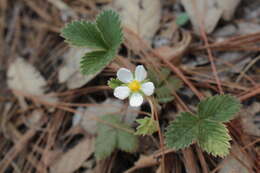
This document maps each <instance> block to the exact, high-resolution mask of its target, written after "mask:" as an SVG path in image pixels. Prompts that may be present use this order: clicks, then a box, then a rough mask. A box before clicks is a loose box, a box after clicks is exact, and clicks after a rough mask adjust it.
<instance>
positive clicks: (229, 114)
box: [198, 95, 240, 122]
mask: <svg viewBox="0 0 260 173" xmlns="http://www.w3.org/2000/svg"><path fill="white" fill-rule="evenodd" d="M239 109H240V103H239V101H238V100H237V99H236V98H235V97H232V96H230V95H219V96H214V97H209V98H207V99H205V100H203V101H201V102H200V104H199V110H198V115H199V116H200V117H201V118H209V119H211V120H215V121H219V122H227V121H229V120H231V119H232V118H233V116H234V115H235V113H237V112H238V111H239Z"/></svg>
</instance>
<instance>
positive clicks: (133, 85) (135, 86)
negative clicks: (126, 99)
mask: <svg viewBox="0 0 260 173" xmlns="http://www.w3.org/2000/svg"><path fill="white" fill-rule="evenodd" d="M128 87H129V88H130V90H131V91H132V92H138V91H139V90H140V89H141V84H140V82H139V81H137V80H133V81H132V82H130V83H129V84H128Z"/></svg>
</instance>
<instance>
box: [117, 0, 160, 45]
mask: <svg viewBox="0 0 260 173" xmlns="http://www.w3.org/2000/svg"><path fill="white" fill-rule="evenodd" d="M113 7H114V8H115V9H116V10H117V11H118V12H119V14H120V15H121V17H122V22H123V25H125V26H126V27H128V28H130V29H131V30H133V31H134V32H135V33H137V34H139V35H140V36H141V37H142V38H144V39H146V40H148V41H151V39H152V37H153V36H154V34H155V32H156V31H157V30H158V28H159V22H160V18H161V4H160V1H159V0H131V1H129V0H114V2H113Z"/></svg>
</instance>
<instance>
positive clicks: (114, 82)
mask: <svg viewBox="0 0 260 173" xmlns="http://www.w3.org/2000/svg"><path fill="white" fill-rule="evenodd" d="M107 84H108V86H109V87H110V88H112V89H115V88H116V87H118V86H121V85H122V84H124V83H123V82H121V81H120V80H119V79H115V78H110V80H109V81H108V83H107Z"/></svg>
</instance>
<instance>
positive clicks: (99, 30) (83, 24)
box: [61, 10, 123, 75]
mask: <svg viewBox="0 0 260 173" xmlns="http://www.w3.org/2000/svg"><path fill="white" fill-rule="evenodd" d="M61 36H62V37H64V38H65V41H66V42H68V43H69V44H71V45H74V46H86V47H89V48H94V49H95V50H94V51H92V52H89V53H87V54H86V55H85V56H84V57H82V59H81V72H82V73H83V74H85V75H90V74H95V73H97V72H98V71H100V70H102V69H103V68H105V67H106V66H107V65H108V64H109V63H110V62H111V61H112V60H113V59H114V57H115V55H116V53H117V51H118V48H119V46H120V44H121V43H122V41H123V32H122V27H121V21H120V18H119V15H118V14H117V13H116V12H114V11H112V10H106V11H103V12H102V13H101V14H100V15H98V16H97V19H96V21H95V22H94V23H93V22H87V21H75V22H72V23H70V24H68V25H66V26H65V27H64V29H63V30H62V32H61Z"/></svg>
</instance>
